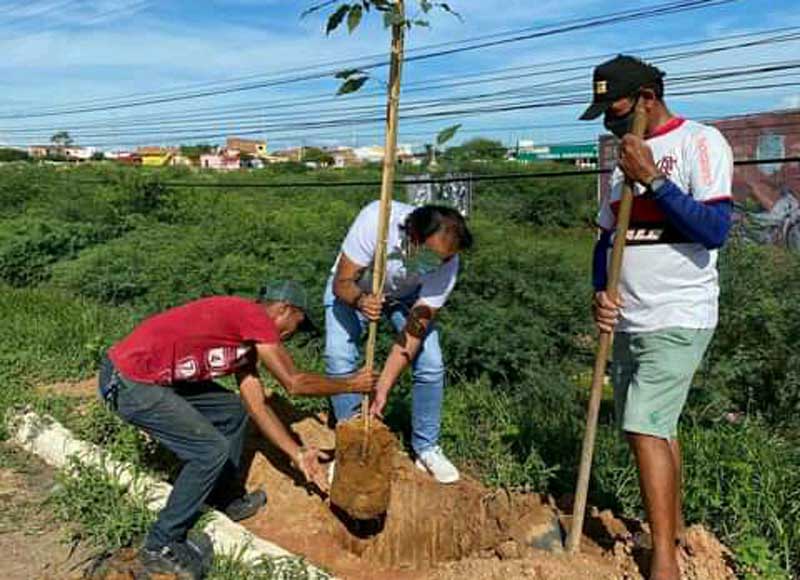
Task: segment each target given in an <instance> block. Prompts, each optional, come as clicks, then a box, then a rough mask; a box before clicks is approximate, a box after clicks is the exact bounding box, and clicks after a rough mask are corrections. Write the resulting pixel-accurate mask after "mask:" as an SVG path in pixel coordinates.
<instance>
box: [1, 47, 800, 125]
mask: <svg viewBox="0 0 800 580" xmlns="http://www.w3.org/2000/svg"><path fill="white" fill-rule="evenodd" d="M798 68H800V60H797V61H777V62H771V63H760V64H758V65H748V66H745V67H725V68H716V69H705V70H700V71H694V72H693V73H691V74H686V75H683V76H677V77H675V80H674V81H673V83H672V84H671V85H670V86H671V87H682V86H686V87H687V88H688V89H689V90H683V91H681V90H678V91H674V90H671V92H670V93H668V96H670V97H671V96H678V97H680V96H690V95H697V94H711V93H715V92H727V91H742V90H764V89H766V88H778V87H788V86H795V83H787V82H777V83H768V84H763V83H762V84H759V85H752V84H751V85H744V86H743V85H741V84H740V83H739V81H737V80H735V79H737V78H739V77H746V76H754V75H759V76H760V75H765V74H774V73H781V72H783V71H790V70H796V69H798ZM779 78H782V77H779ZM565 80H567V79H563V78H562V79H556V80H553V81H547V82H545V83H541V84H538V85H530V86H527V87H518V88H514V89H509V90H506V91H494V92H488V93H477V94H473V95H461V96H457V97H451V98H446V99H421V100H414V101H408V102H406V103H405V105H404V106H403V107H402V108H401V118H403V119H421V118H431V117H433V118H439V117H451V116H458V115H470V114H473V113H482V112H486V111H489V112H494V111H497V110H520V109H529V108H544V107H553V106H564V105H571V104H579V103H582V102H583V100H584V99H583V97H582V96H581V95H582V93H583V91H582V90H580V89H579V88H578V89H577V90H576V86H573V85H567V84H564V83H565ZM764 80H769V78H762V81H764ZM733 82H735V83H736V84H735V85H733V86H727V85H728V84H729V83H733ZM711 83H714V84H711ZM553 84H558V85H559V86H558V87H557V88H553V87H552V85H553ZM538 93H547V94H548V95H550V96H554V97H559V96H561V98H560V99H555V100H549V101H530V100H527V101H526V100H524V97H527V96H534V95H536V94H538ZM464 104H466V105H467V106H472V108H463V106H464ZM459 105H460V106H462V108H461V109H452V108H450V109H448V108H447V107H448V106H459ZM477 105H481V106H480V107H477ZM381 112H382V111H381V109H380V108H375V107H372V106H366V107H360V108H359V107H356V108H348V109H334V110H331V111H329V112H328V115H329V116H327V117H325V116H318V117H317V118H316V119H315V120H314V121H307V120H305V119H306V118H307V116H308V112H306V111H302V112H297V113H290V114H286V115H276V116H271V117H269V121H267V117H266V116H265V117H264V120H261V121H258V120H256V121H251V122H246V123H238V124H236V126H235V127H233V126H229V127H227V128H226V129H225V133H224V134H221V133H218V132H217V133H211V132H213V131H219V127H220V125H219V124H211V125H209V124H207V123H208V121H206V120H202V119H198V120H197V121H194V122H184V123H181V124H179V125H178V126H176V127H171V130H173V131H174V132H173V133H172V135H171V138H172V139H177V138H179V139H186V138H197V139H210V138H216V137H219V136H225V135H227V134H230V133H232V132H233V133H239V134H245V133H251V134H252V133H263V132H265V131H273V132H275V131H278V132H279V131H281V130H287V131H297V130H302V129H314V128H322V127H341V126H347V127H352V126H353V125H360V124H371V123H377V122H381V121H382V120H383V118H382V116H381V115H380V113H381ZM370 115H372V116H370ZM199 123H206V124H205V125H200V126H197V125H198V124H199ZM120 131H121V129H117V130H113V131H108V130H107V131H98V132H90V133H82V134H81V137H82V138H84V139H86V138H91V139H98V138H99V139H102V138H104V137H115V136H117V135H118V134H119V132H120ZM5 132H6V133H8V134H18V135H32V134H36V130H31V129H7V130H6V131H5ZM126 133H127V134H128V135H137V136H147V135H153V136H162V138H163V136H164V133H165V131H164V126H163V125H158V126H152V127H148V126H147V125H143V126H141V128H138V129H135V130H132V129H128V130H127V131H126Z"/></svg>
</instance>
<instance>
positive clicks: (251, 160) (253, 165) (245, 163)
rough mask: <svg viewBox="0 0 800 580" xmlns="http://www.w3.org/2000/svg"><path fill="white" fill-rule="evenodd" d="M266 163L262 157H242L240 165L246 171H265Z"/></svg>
mask: <svg viewBox="0 0 800 580" xmlns="http://www.w3.org/2000/svg"><path fill="white" fill-rule="evenodd" d="M264 163H265V161H264V159H262V158H261V157H249V156H248V157H246V158H245V157H242V158H241V161H240V165H241V166H242V168H244V169H263V168H264Z"/></svg>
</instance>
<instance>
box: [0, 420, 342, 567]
mask: <svg viewBox="0 0 800 580" xmlns="http://www.w3.org/2000/svg"><path fill="white" fill-rule="evenodd" d="M7 422H8V429H9V431H10V433H11V440H12V441H13V442H14V443H16V444H17V445H18V446H20V447H22V448H23V449H25V450H27V451H29V452H31V453H33V454H34V455H37V456H38V457H40V458H41V459H42V460H44V462H45V463H47V464H49V465H51V466H53V467H56V468H60V469H61V468H64V467H67V466H68V464H69V461H70V459H71V458H72V457H75V458H77V459H78V461H80V462H81V463H83V464H86V465H93V466H97V467H100V468H101V469H103V470H104V471H105V472H106V473H108V474H109V475H110V476H111V477H112V478H114V479H115V480H116V481H117V482H119V483H120V484H121V485H123V486H126V487H128V489H129V491H130V493H132V494H134V495H135V496H137V497H143V498H145V499H146V502H147V507H148V508H149V509H151V510H153V511H158V510H160V509H161V508H162V507H163V506H164V505H165V504H166V501H167V498H168V497H169V494H170V493H171V492H172V486H171V485H169V484H168V483H165V482H163V481H158V480H156V479H154V478H152V477H150V476H148V475H145V474H142V473H139V472H137V471H136V470H135V469H134V468H133V466H131V465H129V464H126V463H123V462H120V461H116V460H114V459H111V458H109V457H107V456H106V454H105V453H104V452H103V451H102V450H101V449H100V448H99V447H98V446H96V445H93V444H91V443H87V442H85V441H81V440H80V439H77V438H76V437H75V436H73V434H72V433H71V432H70V431H69V430H68V429H66V428H65V427H64V426H63V425H61V424H60V423H58V421H56V420H55V419H53V418H52V417H40V416H39V415H37V414H36V413H33V412H24V413H20V414H18V415H14V416H11V417H9V418H8V420H7ZM210 513H211V518H210V521H209V523H208V524H207V525H206V527H205V528H204V530H205V532H206V533H207V534H208V535H209V536H210V537H211V540H212V541H213V542H214V549H215V551H216V552H217V553H219V554H228V555H234V554H235V555H238V556H239V557H240V558H241V560H242V561H244V562H246V563H255V562H257V561H258V560H261V559H264V558H267V559H276V558H277V559H285V558H292V559H296V558H302V556H298V555H296V554H292V553H291V552H289V551H287V550H284V549H283V548H281V547H280V546H278V545H276V544H273V543H271V542H268V541H266V540H264V539H262V538H259V537H256V536H254V535H253V534H252V533H250V532H248V531H247V530H246V529H245V528H244V527H242V526H241V525H239V524H237V523H236V522H233V521H232V520H231V519H229V518H228V517H227V516H225V515H224V514H222V513H221V512H218V511H216V510H211V512H210ZM305 565H306V570H307V572H308V575H309V577H310V578H320V579H321V578H331V577H330V576H329V575H327V574H326V573H325V572H323V571H322V570H320V569H319V568H317V567H315V566H314V565H312V564H309V563H307V562H306V563H305ZM295 569H296V568H295ZM279 575H280V572H279Z"/></svg>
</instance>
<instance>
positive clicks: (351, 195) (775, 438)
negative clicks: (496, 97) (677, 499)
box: [0, 163, 800, 578]
mask: <svg viewBox="0 0 800 580" xmlns="http://www.w3.org/2000/svg"><path fill="white" fill-rule="evenodd" d="M510 167H512V169H509V166H505V165H503V164H502V163H493V164H492V163H486V164H483V163H482V164H477V165H474V166H470V165H469V164H464V165H458V164H455V163H445V167H444V169H445V170H469V169H472V170H473V171H475V172H480V173H501V172H504V171H505V172H508V171H509V170H513V171H531V172H537V171H542V170H557V169H558V167H559V166H557V165H549V166H547V165H546V166H533V167H523V168H521V167H519V166H516V165H515V166H510ZM378 177H379V174H378V172H377V170H376V169H371V168H367V169H363V170H341V171H339V170H330V171H310V170H308V169H307V168H304V167H302V166H298V165H296V164H295V165H290V166H287V167H285V168H281V167H269V168H267V169H264V170H258V171H254V172H248V173H241V174H238V173H237V174H229V175H225V176H224V177H218V176H216V175H213V174H209V173H201V174H195V173H190V172H187V171H186V170H181V169H169V170H163V171H155V170H153V171H150V170H147V169H145V168H140V169H123V168H115V167H113V166H98V167H76V168H71V169H69V170H67V171H64V170H54V169H50V168H47V167H36V166H29V165H25V164H22V165H7V166H4V167H2V168H0V203H3V207H4V210H5V211H4V213H3V216H2V217H1V218H0V280H1V281H2V284H3V286H2V291H0V316H2V319H3V325H2V326H0V345H1V346H2V350H0V380H2V385H3V387H2V389H0V413H3V412H5V410H6V409H8V408H9V407H12V406H19V405H26V404H30V405H34V406H36V407H37V408H38V409H40V410H43V411H47V412H50V413H53V414H55V415H56V416H57V417H58V418H59V419H61V420H63V421H67V422H68V423H69V424H70V426H71V427H72V428H73V429H76V430H77V432H78V433H79V434H80V435H81V436H83V437H86V438H89V439H91V440H92V441H94V442H96V443H99V444H102V445H104V446H106V447H108V448H110V449H111V451H112V453H113V454H114V455H115V456H118V457H125V458H126V459H127V460H133V461H134V462H135V463H137V464H139V465H143V466H147V467H148V469H154V470H156V471H166V472H168V471H169V469H170V466H171V463H170V459H169V457H167V456H164V454H163V453H161V452H160V451H159V450H158V449H157V448H156V447H154V446H152V445H151V444H149V443H147V442H146V441H145V440H143V438H141V437H140V436H139V434H138V433H137V432H136V431H135V430H134V429H131V428H129V427H126V426H124V425H123V424H122V423H121V422H120V421H119V420H118V419H117V418H116V417H114V416H113V415H110V414H109V413H107V412H106V411H104V410H103V409H101V408H99V407H93V408H89V409H88V410H84V411H83V412H82V413H77V411H76V409H75V408H74V405H71V404H70V403H69V402H68V401H66V400H65V399H63V398H60V397H48V398H46V399H44V398H42V397H38V396H36V395H35V392H34V389H33V387H34V385H36V384H40V383H45V382H53V381H57V380H64V379H78V378H85V377H88V376H90V375H91V374H92V373H93V372H94V369H95V365H96V363H97V360H98V359H99V356H100V353H101V352H102V350H103V349H104V348H106V347H107V346H108V345H110V344H111V343H113V341H114V340H116V339H118V338H119V337H121V336H123V335H124V334H126V333H127V332H128V331H129V330H130V329H131V328H132V326H133V325H134V323H135V321H136V320H138V319H141V318H142V317H145V316H147V315H149V314H151V313H153V312H156V311H159V310H162V309H164V308H167V307H170V306H174V305H176V304H180V303H182V302H185V301H187V300H190V299H193V298H198V297H200V296H205V295H210V294H221V293H234V294H240V295H244V296H254V294H255V291H256V289H257V288H258V286H259V285H260V284H261V283H262V282H263V281H264V280H266V279H269V278H277V277H282V278H294V279H297V280H299V281H301V282H303V283H304V284H306V286H307V287H308V289H309V291H310V293H311V295H312V297H314V299H315V300H314V310H315V311H316V312H315V314H316V315H317V317H319V316H321V313H322V306H321V297H322V290H323V287H324V285H325V282H326V278H327V276H328V273H329V271H330V267H331V265H332V263H333V261H334V259H335V256H336V253H337V250H338V246H339V244H340V242H341V240H342V238H343V236H344V234H345V232H346V230H347V227H348V226H349V224H350V221H351V220H352V219H353V217H354V216H355V215H356V213H357V211H358V210H359V208H360V207H361V206H362V205H363V204H364V203H365V202H367V201H368V200H371V199H374V198H375V197H376V195H377V190H378V187H377V186H376V187H350V186H346V187H329V188H324V187H308V186H303V187H298V188H291V189H287V188H280V189H276V188H269V187H264V188H237V187H231V188H225V187H221V186H219V187H218V186H215V183H216V180H218V179H219V180H222V179H224V181H225V183H234V184H242V185H247V184H254V183H258V184H266V185H268V184H270V183H277V182H280V183H286V182H295V183H332V182H343V181H377V179H378ZM170 180H179V181H181V182H184V183H185V182H190V183H192V184H195V185H194V186H192V187H170V186H169V185H167V184H168V182H169V181H170ZM593 192H594V184H593V180H591V179H587V178H582V177H568V178H561V179H537V180H516V181H500V182H479V183H478V184H477V186H476V193H475V196H476V199H475V214H474V217H473V218H472V226H473V229H474V231H475V234H476V239H477V247H476V249H475V250H474V251H473V252H471V253H470V255H468V256H466V257H465V260H464V271H463V274H462V275H461V277H460V280H459V284H458V287H457V289H456V291H455V292H454V294H453V297H452V299H451V302H450V304H449V305H448V307H447V308H445V309H444V310H443V311H442V315H441V326H442V327H443V347H444V349H445V355H446V358H447V361H448V370H449V372H450V376H449V385H448V390H447V395H446V401H445V409H444V425H443V444H444V445H445V447H446V448H447V450H448V452H450V453H452V454H453V455H454V456H455V457H456V458H457V459H458V460H459V461H460V463H461V464H462V465H463V466H465V467H466V469H467V470H469V471H470V472H471V473H473V474H474V475H477V476H479V477H481V478H483V479H484V481H486V482H487V483H489V484H491V485H497V486H507V487H511V488H522V489H525V488H534V489H536V490H538V491H548V492H550V493H553V494H554V495H559V494H562V493H567V492H570V491H572V488H573V486H574V482H575V470H576V463H577V457H578V450H579V447H580V440H581V436H582V429H583V421H584V417H585V404H586V397H587V394H588V388H587V382H588V381H587V379H586V373H587V371H588V370H589V369H590V366H591V361H592V359H593V349H594V332H593V328H592V324H591V320H590V313H589V308H588V305H589V296H590V293H591V287H590V279H589V262H590V255H591V246H592V236H593V233H592V228H591V219H592V215H593V212H594V207H593V206H594V201H593ZM399 195H400V194H398V196H399ZM720 272H721V280H722V295H721V309H720V310H721V321H720V328H719V330H718V332H717V335H716V337H715V340H714V342H713V343H712V347H711V349H710V352H709V354H708V356H707V360H706V361H705V363H704V365H703V367H702V369H701V371H700V372H699V373H698V375H697V378H696V386H697V387H698V388H696V389H694V390H693V393H692V395H691V400H690V403H689V406H688V408H687V412H686V414H685V420H684V423H683V440H684V446H685V450H686V452H685V455H686V484H685V488H686V514H687V519H688V520H689V522H690V523H694V522H702V523H704V524H706V525H707V526H709V527H710V528H712V529H713V530H714V531H715V532H716V533H718V534H719V535H720V537H721V538H722V539H723V540H724V541H726V542H727V543H728V545H730V546H731V547H732V548H733V549H734V550H735V551H736V554H737V558H738V561H739V563H740V564H741V567H742V568H741V569H742V574H743V575H744V574H750V575H751V576H752V577H758V575H761V577H771V578H772V577H775V578H780V577H784V578H785V577H790V576H791V574H795V575H797V574H798V572H800V497H799V496H798V490H799V489H800V479H799V478H800V475H798V474H800V453H799V452H798V449H799V448H800V445H798V442H800V428H798V424H797V420H796V416H797V411H798V410H799V409H800V378H799V377H800V354H798V351H797V349H796V346H795V345H796V344H797V340H796V337H797V336H800V314H798V313H799V312H800V310H798V308H797V307H796V304H795V302H796V298H795V295H794V292H793V290H794V288H796V287H797V285H798V282H799V281H800V259H798V258H797V257H796V256H793V255H789V254H787V253H785V252H784V251H782V250H780V249H776V248H758V247H754V246H747V245H743V246H734V245H732V246H730V247H729V248H727V249H726V250H725V251H724V252H723V254H722V257H721V261H720ZM381 334H382V336H381V343H380V347H381V348H383V349H386V348H387V346H388V344H389V343H390V341H391V333H390V332H389V330H388V328H385V329H384V330H383V332H382V333H381ZM292 348H293V350H294V351H295V354H296V355H297V356H298V359H299V360H300V361H301V364H302V365H303V366H306V367H309V368H314V369H316V370H320V369H321V368H322V363H321V360H320V358H319V354H320V352H321V348H322V345H321V343H320V341H319V340H311V341H302V340H301V341H296V343H295V344H293V345H292ZM408 388H409V385H408V381H407V380H404V381H403V382H402V384H401V385H399V386H398V392H397V395H400V394H402V393H403V392H406V393H407V390H408ZM298 403H300V402H299V401H298ZM609 403H610V401H605V402H604V406H603V408H602V412H601V426H600V433H599V441H598V451H597V454H596V458H597V459H596V470H595V472H594V480H593V482H592V488H591V489H592V493H593V494H594V495H593V497H592V498H591V501H592V502H593V503H595V504H596V505H599V506H602V507H612V508H614V509H617V510H619V511H621V512H622V513H624V514H626V515H631V516H639V515H641V505H640V500H639V494H638V489H637V482H636V473H635V470H634V468H633V466H632V464H631V461H630V457H629V453H628V450H627V448H626V446H625V444H624V442H623V441H622V439H621V438H620V437H619V435H618V434H617V433H616V432H615V430H614V428H613V424H612V416H611V406H610V404H609ZM301 404H302V405H304V406H306V407H310V408H317V409H322V408H324V402H320V401H316V402H309V401H303V402H302V403H301ZM409 406H410V404H409V401H408V399H407V398H404V397H402V396H395V397H393V398H392V399H391V401H390V404H389V406H388V408H387V417H388V421H389V422H390V423H391V424H392V425H393V426H394V427H395V428H397V429H398V430H401V432H402V429H406V428H407V426H408V421H407V417H408V414H409V413H410V409H409ZM2 436H3V432H2V427H0V437H2ZM92 478H93V476H92V475H91V474H87V475H84V476H83V477H81V478H80V479H81V481H83V483H80V484H79V485H83V486H85V489H93V488H92V486H93V485H95V484H97V485H98V486H99V485H100V483H99V482H96V481H95V480H94V479H92ZM63 485H65V486H66V485H68V484H67V482H66V481H65V482H64V484H63ZM70 489H71V488H70ZM98 493H100V492H98ZM72 495H74V496H75V504H76V505H74V506H72V507H71V508H69V509H68V508H67V507H65V508H64V510H65V511H64V514H65V516H66V517H68V518H69V519H74V520H77V521H81V522H83V518H84V517H85V518H88V520H87V521H88V522H89V524H87V527H86V531H84V533H87V534H96V536H97V537H98V538H99V537H102V536H103V534H106V533H107V534H109V537H110V538H112V539H113V542H114V543H125V542H129V541H131V539H132V538H134V537H135V535H136V533H138V532H137V530H138V531H140V529H141V528H140V527H138V526H141V525H144V523H143V522H144V520H140V519H138V516H136V517H134V515H133V513H132V512H128V511H125V510H123V508H115V510H117V511H119V513H123V514H125V518H124V521H125V522H126V523H125V527H126V530H114V529H112V530H107V531H104V530H102V529H101V528H95V527H93V526H94V524H92V523H91V522H92V518H94V519H98V520H99V519H101V518H99V516H98V515H97V514H95V513H94V512H92V511H91V510H92V509H94V508H93V507H92V506H88V505H86V506H84V505H82V504H81V503H80V501H82V500H80V501H79V494H77V492H75V493H74V494H72ZM102 498H103V499H102V502H101V503H99V504H98V506H99V508H102V506H103V505H105V506H106V508H103V509H108V506H110V505H111V502H112V501H113V502H117V501H122V498H120V497H117V496H115V495H114V494H113V493H111V492H108V493H106V492H103V495H102ZM73 508H74V511H69V510H72V509H73ZM126 509H127V508H126ZM103 525H111V524H108V523H103ZM234 560H235V558H234V559H233V560H230V561H228V560H226V561H222V560H221V561H220V563H219V566H220V570H221V571H220V574H221V575H220V576H219V577H220V578H243V577H247V576H245V575H243V574H244V573H243V572H242V573H240V572H234V571H230V570H233V569H234V568H235V566H236V564H235V563H234ZM225 574H227V575H225ZM236 574H239V575H238V576H237V575H236Z"/></svg>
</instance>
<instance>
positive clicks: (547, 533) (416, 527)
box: [243, 406, 735, 580]
mask: <svg viewBox="0 0 800 580" xmlns="http://www.w3.org/2000/svg"><path fill="white" fill-rule="evenodd" d="M278 412H279V414H280V415H281V416H282V417H283V418H284V419H285V420H286V421H287V422H288V423H289V424H291V426H292V429H293V430H294V432H295V433H296V434H297V436H298V437H299V438H300V439H302V441H303V442H304V443H306V444H311V445H316V446H318V447H319V448H321V449H324V450H327V451H329V452H331V453H332V452H333V451H334V449H333V448H334V445H335V442H336V437H335V435H334V431H333V430H332V429H330V428H329V427H328V425H327V420H326V417H325V416H324V415H320V416H301V415H298V414H297V413H296V412H295V411H294V410H292V409H290V408H288V407H283V406H282V408H279V409H278ZM387 448H388V449H390V450H392V451H393V453H394V454H395V455H394V457H393V466H394V468H393V473H392V487H391V495H390V500H389V509H388V511H387V514H386V516H385V518H383V519H380V520H373V521H355V520H352V519H350V518H349V517H348V516H347V515H346V514H344V513H343V512H341V511H340V510H337V509H336V508H335V507H334V508H333V509H332V508H331V507H330V505H329V503H327V502H326V499H325V498H324V497H322V496H321V495H320V494H319V493H316V492H315V491H314V490H312V489H309V488H308V486H306V485H305V484H304V483H303V482H302V481H301V480H300V479H299V477H298V475H297V474H296V472H295V471H294V470H293V469H292V468H291V467H290V466H289V465H288V464H287V462H286V460H285V458H284V457H282V456H280V455H279V454H278V453H276V452H275V450H274V449H273V448H272V447H271V446H270V445H269V444H268V443H266V442H265V441H264V440H263V439H261V438H259V437H258V436H256V435H255V434H253V435H252V436H251V438H250V439H249V441H248V445H247V451H246V465H248V469H247V482H246V483H247V486H248V488H250V489H253V488H261V489H264V490H265V491H266V492H267V494H268V496H269V500H268V504H267V507H266V508H265V509H264V510H262V512H260V513H259V514H257V515H256V516H255V517H253V518H251V519H249V520H247V521H245V522H243V524H244V525H245V526H246V527H247V528H248V529H249V530H251V531H252V532H253V533H255V534H256V535H258V536H261V537H263V538H265V539H268V540H270V541H273V542H275V543H277V544H279V545H281V546H283V547H284V548H286V549H288V550H290V551H292V552H295V553H298V554H302V555H303V556H305V557H306V558H307V559H308V560H309V561H311V562H313V563H315V564H317V565H319V566H321V567H323V568H325V569H327V570H330V571H331V572H332V573H334V574H335V575H336V576H338V577H340V578H344V579H348V580H372V579H375V578H381V579H385V580H406V579H407V580H412V579H413V580H422V579H433V580H464V579H465V578H469V579H470V580H473V579H475V580H490V579H497V580H517V579H522V578H526V579H529V578H534V579H542V580H550V579H552V580H556V579H558V580H561V579H568V578H580V579H581V580H585V579H586V578H593V579H594V578H598V579H602V578H608V579H612V578H614V579H617V578H620V579H622V578H630V579H639V578H642V572H641V571H642V570H646V569H647V568H646V566H647V565H648V562H647V556H648V553H647V550H646V549H644V548H642V547H641V545H640V544H641V542H640V540H639V538H640V537H642V536H643V535H644V534H646V531H647V529H646V526H643V525H642V524H641V523H639V522H636V521H623V520H620V519H617V518H615V517H614V516H613V514H611V512H608V511H606V512H597V511H596V510H593V511H591V512H590V513H589V514H588V515H587V524H586V527H585V530H586V535H585V536H584V538H583V543H582V554H581V555H580V556H577V557H571V556H568V555H566V554H564V553H563V552H562V551H561V539H562V538H563V536H564V534H565V532H566V529H567V528H568V525H569V517H568V516H566V515H565V514H564V513H562V512H561V511H559V510H558V508H557V507H556V505H555V502H554V501H553V500H552V499H550V498H548V497H544V496H540V495H537V494H512V493H507V492H505V491H491V490H489V489H487V488H485V487H484V486H482V485H481V484H480V483H478V482H477V481H474V480H472V479H470V478H468V477H465V478H464V479H462V481H460V482H458V483H456V484H454V485H441V484H438V483H437V482H435V481H434V480H433V479H432V478H431V477H430V476H428V475H427V474H426V473H423V472H421V471H420V470H418V469H417V468H416V467H415V466H414V464H413V463H412V461H411V460H410V458H409V457H408V455H407V454H405V453H403V452H402V451H401V450H400V447H399V445H393V446H389V447H387ZM559 523H560V524H561V525H560V527H559ZM553 530H555V534H556V536H561V537H555V538H554V537H553ZM543 548H544V549H543ZM681 559H682V566H683V569H684V572H685V574H684V576H685V578H686V579H687V580H728V579H733V578H735V575H734V574H733V571H732V567H731V564H730V562H731V560H732V558H731V555H730V552H729V551H728V550H727V549H726V548H724V547H723V546H722V545H721V544H720V543H719V542H718V541H717V540H716V538H714V537H713V535H711V534H709V533H707V532H706V531H704V530H703V529H702V528H701V527H699V526H697V527H693V528H691V529H690V530H689V531H688V533H687V541H686V547H685V548H683V549H681Z"/></svg>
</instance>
